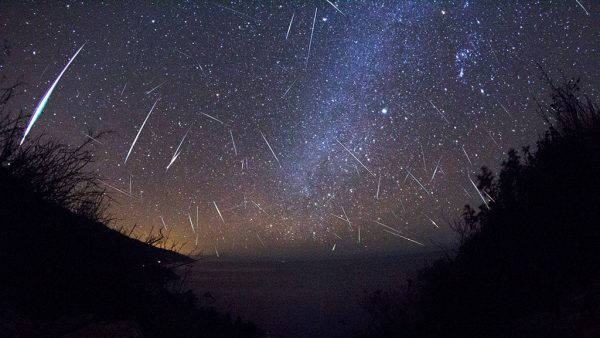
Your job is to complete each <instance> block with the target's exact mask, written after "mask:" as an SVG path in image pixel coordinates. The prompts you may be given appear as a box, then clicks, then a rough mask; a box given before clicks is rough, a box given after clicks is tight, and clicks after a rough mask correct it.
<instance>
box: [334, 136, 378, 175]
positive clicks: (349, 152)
mask: <svg viewBox="0 0 600 338" xmlns="http://www.w3.org/2000/svg"><path fill="white" fill-rule="evenodd" d="M335 140H336V142H337V143H339V144H340V145H341V146H342V147H344V149H346V151H347V152H348V154H350V155H352V157H354V159H355V160H356V161H358V163H359V164H360V165H361V166H362V167H363V168H365V169H366V170H367V171H368V172H369V174H371V175H372V176H373V177H375V176H376V175H375V174H373V172H371V170H369V168H367V167H366V166H365V165H364V164H363V163H362V162H361V161H360V160H359V159H358V157H356V156H355V155H354V154H353V153H352V152H351V151H350V149H348V148H346V146H345V145H343V144H342V142H340V140H338V139H337V138H336V139H335Z"/></svg>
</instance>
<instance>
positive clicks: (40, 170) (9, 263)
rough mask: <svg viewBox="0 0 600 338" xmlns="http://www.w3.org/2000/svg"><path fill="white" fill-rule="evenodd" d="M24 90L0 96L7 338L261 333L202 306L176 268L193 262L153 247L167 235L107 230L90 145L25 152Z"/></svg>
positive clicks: (0, 242)
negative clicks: (18, 106)
mask: <svg viewBox="0 0 600 338" xmlns="http://www.w3.org/2000/svg"><path fill="white" fill-rule="evenodd" d="M17 88H18V86H11V87H8V88H3V89H1V90H0V257H1V258H2V262H1V263H0V336H2V337H11V336H19V337H58V336H72V337H82V336H131V337H134V336H135V337H138V336H141V335H143V336H146V337H198V336H202V337H207V336H208V337H210V336H218V337H237V336H254V335H260V334H261V331H260V330H258V329H257V328H256V327H254V326H253V325H252V324H247V323H242V322H241V321H240V320H239V319H238V320H237V321H235V322H234V321H232V320H231V319H230V318H229V317H228V316H226V315H223V314H220V313H217V312H216V311H214V310H213V309H210V308H198V307H197V306H196V297H195V296H194V295H193V294H192V293H191V292H187V291H184V290H182V288H181V285H182V280H181V278H180V277H179V276H178V275H177V274H176V273H175V271H174V268H173V266H174V265H175V264H179V265H180V263H190V262H191V261H192V260H191V259H190V258H188V257H186V256H182V255H179V254H177V253H174V252H172V251H168V250H164V249H160V248H156V247H153V246H151V245H149V244H158V243H159V242H160V241H161V240H163V239H164V236H163V235H162V232H159V235H155V234H154V235H153V234H150V235H149V236H148V237H147V239H146V242H148V243H144V242H140V241H137V240H135V239H132V238H129V237H127V236H124V235H123V234H122V233H120V232H118V231H116V230H113V229H110V228H108V227H107V226H106V222H108V220H109V219H108V218H107V217H106V216H105V215H106V208H107V206H108V202H109V201H108V200H107V197H106V194H105V191H104V189H103V188H102V187H101V185H100V184H99V181H98V179H97V177H96V175H95V174H94V173H93V172H92V171H89V170H88V166H89V164H90V163H92V162H93V160H94V157H93V153H92V152H91V151H90V147H91V146H92V143H91V139H89V140H87V141H85V142H84V143H83V144H81V145H79V146H76V147H69V146H66V145H63V144H60V143H58V142H56V141H53V140H51V139H47V138H46V137H45V136H39V137H37V138H31V139H28V140H27V142H26V143H25V144H24V145H23V146H19V145H18V139H19V137H20V135H21V133H22V130H23V129H22V125H23V123H24V122H26V121H25V119H24V117H23V115H17V116H16V117H12V116H11V115H10V114H9V113H7V112H6V107H7V103H8V102H9V100H10V99H11V98H12V97H13V96H14V94H15V91H16V89H17ZM91 136H92V137H94V138H97V137H101V136H102V135H101V134H93V135H91Z"/></svg>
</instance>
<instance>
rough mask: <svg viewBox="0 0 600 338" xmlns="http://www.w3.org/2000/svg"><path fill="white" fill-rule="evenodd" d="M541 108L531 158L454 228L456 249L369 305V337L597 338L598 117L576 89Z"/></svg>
mask: <svg viewBox="0 0 600 338" xmlns="http://www.w3.org/2000/svg"><path fill="white" fill-rule="evenodd" d="M547 80H548V83H549V85H550V88H551V99H552V100H551V102H552V103H551V104H549V105H543V104H540V105H539V108H540V109H539V110H540V113H541V116H542V118H543V119H544V121H545V122H546V124H547V126H548V130H547V132H546V133H545V134H544V135H543V136H541V137H540V139H539V141H538V142H537V147H536V149H535V150H531V149H530V148H528V147H525V148H523V149H522V150H521V151H520V152H518V151H515V150H511V151H510V152H508V154H507V158H506V159H505V160H504V162H503V163H502V166H501V169H500V171H499V173H498V175H494V174H493V173H492V172H491V171H490V170H489V169H488V168H485V167H484V168H482V169H481V174H479V176H478V182H479V183H478V188H479V189H480V190H481V191H482V195H484V196H485V195H488V196H489V198H487V201H486V202H487V205H488V206H489V207H488V206H486V205H484V204H482V205H480V206H479V207H478V209H477V210H475V209H473V208H472V207H470V206H468V205H467V206H465V209H464V213H463V219H462V220H457V221H454V222H452V224H451V226H452V227H453V229H454V230H455V231H456V232H457V234H458V237H459V240H460V245H459V248H458V249H457V252H456V255H450V254H448V255H447V256H446V257H444V258H442V259H439V260H437V261H435V262H434V263H433V264H431V265H430V266H428V267H427V268H425V269H423V270H422V271H421V272H420V274H419V275H418V277H417V278H416V279H415V280H412V281H409V283H408V287H407V290H406V292H405V293H403V294H402V295H401V296H392V295H389V294H386V293H382V292H378V293H375V294H372V295H371V296H370V299H369V300H368V302H367V304H368V306H367V309H368V310H369V311H370V312H371V314H373V315H374V318H375V319H376V320H375V324H374V327H373V331H372V333H373V335H374V336H386V337H396V336H399V337H458V336H460V337H515V336H517V337H539V336H545V337H574V336H575V337H586V336H588V337H598V336H600V291H599V290H600V198H599V195H600V113H599V111H598V106H597V105H596V104H595V103H593V102H592V101H591V100H590V99H589V98H588V97H586V96H584V95H581V93H580V89H579V81H575V80H573V81H568V82H566V83H565V84H563V85H560V86H556V85H555V84H554V83H552V81H550V79H548V78H547Z"/></svg>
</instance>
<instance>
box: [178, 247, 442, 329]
mask: <svg viewBox="0 0 600 338" xmlns="http://www.w3.org/2000/svg"><path fill="white" fill-rule="evenodd" d="M437 255H438V254H432V253H429V254H416V255H415V254H411V255H406V256H394V257H377V258H361V259H356V258H353V259H335V260H333V259H332V260H319V261H314V260H313V261H286V262H282V261H277V262H274V261H272V262H269V261H254V262H248V261H246V262H240V261H223V260H216V261H201V262H198V263H196V264H195V266H194V268H193V269H192V271H190V274H189V277H188V279H187V283H188V286H189V287H191V288H192V289H193V290H194V291H195V292H196V293H197V295H199V296H200V298H204V300H203V301H204V302H206V301H208V299H207V298H206V297H202V295H203V294H204V293H206V292H207V291H208V292H210V294H211V295H212V296H213V297H214V298H215V301H214V303H213V304H212V305H213V306H214V307H215V308H217V309H218V310H221V311H225V312H228V313H231V314H232V315H233V316H240V317H242V318H243V319H244V320H249V321H252V322H254V323H255V324H257V325H258V326H259V327H261V328H263V329H265V330H267V331H268V332H269V335H270V336H272V337H351V336H356V335H357V334H359V333H361V332H364V330H366V329H367V327H368V324H369V320H370V317H369V315H368V313H367V312H366V311H365V310H364V309H363V308H362V306H361V302H362V301H363V300H364V297H365V293H364V290H367V291H375V290H378V289H381V290H390V289H397V288H399V287H401V286H402V285H403V284H404V283H405V281H406V278H407V277H409V276H410V275H412V274H414V272H415V271H416V270H417V269H418V268H420V267H421V266H423V264H424V262H426V261H431V260H432V259H433V258H435V257H436V256H437Z"/></svg>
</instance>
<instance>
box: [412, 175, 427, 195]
mask: <svg viewBox="0 0 600 338" xmlns="http://www.w3.org/2000/svg"><path fill="white" fill-rule="evenodd" d="M408 174H409V175H410V177H412V178H413V179H414V180H415V181H416V182H417V183H418V184H419V185H420V186H421V188H423V190H425V192H426V193H427V194H428V195H431V193H430V192H429V191H428V190H427V189H426V188H425V186H424V185H423V184H421V181H419V180H418V179H417V178H416V177H415V176H414V175H413V174H412V173H411V172H410V171H409V172H408Z"/></svg>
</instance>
